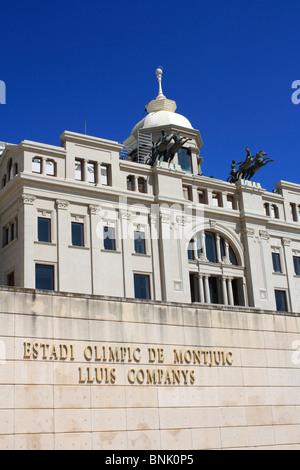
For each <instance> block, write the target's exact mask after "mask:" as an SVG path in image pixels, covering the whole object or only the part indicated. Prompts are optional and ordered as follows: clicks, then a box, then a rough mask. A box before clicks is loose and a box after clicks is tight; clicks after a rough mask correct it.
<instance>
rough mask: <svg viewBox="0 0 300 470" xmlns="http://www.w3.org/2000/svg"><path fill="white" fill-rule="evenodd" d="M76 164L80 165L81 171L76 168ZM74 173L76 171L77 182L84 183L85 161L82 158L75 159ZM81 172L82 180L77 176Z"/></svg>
mask: <svg viewBox="0 0 300 470" xmlns="http://www.w3.org/2000/svg"><path fill="white" fill-rule="evenodd" d="M76 164H79V165H80V169H77V168H76ZM74 171H75V180H76V181H83V180H84V161H83V160H82V159H81V158H75V165H74ZM79 172H80V178H79V177H77V176H76V175H77V174H78V175H79Z"/></svg>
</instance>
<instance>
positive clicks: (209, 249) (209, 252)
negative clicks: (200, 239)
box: [205, 232, 217, 263]
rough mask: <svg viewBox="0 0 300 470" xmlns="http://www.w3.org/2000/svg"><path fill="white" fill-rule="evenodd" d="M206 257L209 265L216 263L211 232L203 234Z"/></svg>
mask: <svg viewBox="0 0 300 470" xmlns="http://www.w3.org/2000/svg"><path fill="white" fill-rule="evenodd" d="M205 243H206V256H207V259H208V261H210V262H211V263H216V262H217V255H216V243H215V235H214V234H213V233H211V232H206V233H205Z"/></svg>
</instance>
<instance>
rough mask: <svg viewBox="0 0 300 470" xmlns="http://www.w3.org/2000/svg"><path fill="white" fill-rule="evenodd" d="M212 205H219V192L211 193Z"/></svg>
mask: <svg viewBox="0 0 300 470" xmlns="http://www.w3.org/2000/svg"><path fill="white" fill-rule="evenodd" d="M212 202H213V206H215V207H221V195H220V194H219V193H212Z"/></svg>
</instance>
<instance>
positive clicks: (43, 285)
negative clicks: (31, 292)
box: [35, 264, 54, 290]
mask: <svg viewBox="0 0 300 470" xmlns="http://www.w3.org/2000/svg"><path fill="white" fill-rule="evenodd" d="M35 288H36V289H44V290H54V267H53V266H47V265H44V264H36V265H35Z"/></svg>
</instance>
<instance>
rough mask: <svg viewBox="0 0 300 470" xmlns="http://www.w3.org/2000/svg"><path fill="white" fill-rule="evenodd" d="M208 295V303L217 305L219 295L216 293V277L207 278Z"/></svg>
mask: <svg viewBox="0 0 300 470" xmlns="http://www.w3.org/2000/svg"><path fill="white" fill-rule="evenodd" d="M209 293H210V302H211V303H212V304H218V303H219V293H218V280H217V278H216V277H213V276H211V277H210V278H209Z"/></svg>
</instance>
